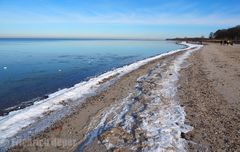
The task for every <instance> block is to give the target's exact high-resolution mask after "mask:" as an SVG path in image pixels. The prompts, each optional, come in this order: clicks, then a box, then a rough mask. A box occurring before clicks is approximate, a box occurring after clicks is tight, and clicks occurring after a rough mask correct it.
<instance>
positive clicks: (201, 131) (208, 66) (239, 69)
mask: <svg viewBox="0 0 240 152" xmlns="http://www.w3.org/2000/svg"><path fill="white" fill-rule="evenodd" d="M188 61H189V63H190V65H189V67H188V68H185V69H183V70H182V71H181V77H180V81H179V87H178V94H179V97H180V101H181V103H182V105H183V106H184V107H185V112H186V114H187V115H186V121H187V123H189V124H190V125H191V126H192V127H193V130H192V131H191V132H189V133H187V134H186V135H183V136H184V138H185V139H187V140H188V144H189V151H197V150H198V151H239V150H240V46H239V45H235V46H221V45H218V44H208V45H206V46H205V47H204V48H203V49H202V50H200V51H198V52H196V53H194V54H193V55H192V56H191V57H190V58H189V59H188Z"/></svg>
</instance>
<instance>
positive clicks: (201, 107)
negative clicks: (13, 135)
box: [10, 44, 240, 151]
mask: <svg viewBox="0 0 240 152" xmlns="http://www.w3.org/2000/svg"><path fill="white" fill-rule="evenodd" d="M182 53H184V52H178V53H175V54H173V55H169V56H166V57H163V58H161V59H158V60H155V61H153V62H151V63H149V64H147V65H145V66H142V67H140V68H139V69H137V70H135V71H133V72H131V73H129V74H127V75H125V76H124V77H122V78H121V79H120V80H118V81H117V82H116V83H115V84H113V85H112V86H110V87H109V88H108V89H107V90H106V91H103V92H101V93H100V94H98V95H97V96H94V97H90V98H88V99H87V100H86V102H85V103H84V104H82V105H81V106H79V107H76V110H75V111H73V113H72V114H71V115H70V116H67V117H66V118H64V119H62V120H61V121H58V122H57V123H55V124H54V125H53V126H51V127H50V128H48V129H47V130H45V131H44V132H42V133H40V134H38V135H37V136H34V137H33V138H32V139H30V140H27V141H25V142H23V143H21V144H20V145H18V146H16V147H14V148H12V149H11V150H10V151H74V150H76V148H77V147H79V144H80V143H82V142H83V140H84V136H85V135H86V133H87V132H88V131H89V130H88V129H89V128H88V126H89V124H90V123H91V122H92V121H94V120H95V119H96V117H98V116H101V112H102V111H105V110H106V109H107V108H108V107H110V105H112V104H116V103H118V102H119V101H122V100H123V99H124V98H126V97H127V96H128V95H129V93H134V90H135V85H136V82H137V79H138V78H139V77H141V76H143V75H145V74H147V73H148V72H149V70H150V69H152V68H153V67H155V66H156V65H157V64H159V63H161V62H163V61H166V60H168V61H169V62H170V61H173V60H174V59H175V58H176V57H178V56H179V55H181V54H182ZM188 62H189V65H188V66H187V67H186V68H184V69H182V70H181V71H180V80H179V82H178V92H177V95H178V98H179V99H178V100H179V101H180V104H181V105H182V106H183V107H184V108H185V112H186V122H187V124H189V125H190V126H192V127H193V130H192V131H190V132H188V133H186V134H184V133H182V134H181V137H182V139H186V141H187V143H188V147H187V150H189V151H197V150H199V151H221V150H222V151H238V150H239V149H240V140H239V139H240V120H239V118H240V103H239V99H240V93H239V92H240V87H239V86H240V84H239V83H240V68H239V67H240V46H220V45H216V44H208V45H206V46H204V48H203V49H201V50H199V51H197V52H195V53H194V54H193V55H191V56H190V57H189V58H188ZM169 75H170V74H169ZM146 85H147V87H146V88H147V89H146V90H147V91H149V90H150V89H151V87H153V88H154V86H152V82H151V83H149V84H146ZM106 136H107V137H108V139H110V140H111V141H112V142H114V141H116V140H118V139H119V137H121V138H122V137H124V138H122V140H123V142H128V141H129V140H130V139H131V138H132V137H128V136H127V135H126V134H125V133H124V132H123V131H122V130H121V129H120V128H118V127H116V128H113V129H112V130H111V131H110V132H106V133H105V134H102V135H101V136H98V137H97V138H94V140H93V141H92V142H91V143H90V144H89V145H88V146H87V147H85V149H84V151H107V149H106V146H105V145H104V144H103V142H99V141H103V140H105V137H106ZM112 136H113V137H112ZM140 136H141V135H140ZM134 138H136V137H134ZM139 139H141V140H143V141H144V140H145V139H144V138H141V137H139ZM111 150H112V151H118V150H120V149H111ZM121 150H122V151H129V149H121ZM169 150H173V149H169ZM173 151H174V150H173ZM175 151H176V150H175Z"/></svg>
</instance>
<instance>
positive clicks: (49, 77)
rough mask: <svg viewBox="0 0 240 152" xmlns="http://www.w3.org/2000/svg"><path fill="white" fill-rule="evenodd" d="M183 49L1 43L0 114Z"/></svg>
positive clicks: (140, 44) (143, 44) (146, 44)
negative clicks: (125, 66)
mask: <svg viewBox="0 0 240 152" xmlns="http://www.w3.org/2000/svg"><path fill="white" fill-rule="evenodd" d="M183 47H184V46H181V45H177V44H175V43H173V42H166V41H136V40H135V41H133V40H50V39H46V40H44V39H41V40H36V39H23V40H20V39H0V111H1V110H3V109H6V108H8V107H12V106H16V105H19V104H21V103H23V102H25V101H30V100H33V99H36V98H38V97H44V96H46V95H47V94H49V93H53V92H55V91H57V90H59V89H62V88H67V87H71V86H73V85H74V84H76V83H79V82H81V81H84V80H87V79H89V78H90V77H93V76H97V75H100V74H102V73H104V72H106V71H109V70H112V69H114V68H117V67H121V66H123V65H126V64H130V63H133V62H135V61H137V60H141V59H144V58H147V57H150V56H154V55H157V54H161V53H164V52H168V51H170V50H175V49H179V48H183Z"/></svg>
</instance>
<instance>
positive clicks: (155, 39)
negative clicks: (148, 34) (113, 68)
mask: <svg viewBox="0 0 240 152" xmlns="http://www.w3.org/2000/svg"><path fill="white" fill-rule="evenodd" d="M3 39H9V40H10V39H15V40H30V39H32V40H34V39H35V40H142V41H162V40H166V38H111V37H102V38H101V37H100V38H99V37H98V38H97V37H95V38H94V37H0V40H3Z"/></svg>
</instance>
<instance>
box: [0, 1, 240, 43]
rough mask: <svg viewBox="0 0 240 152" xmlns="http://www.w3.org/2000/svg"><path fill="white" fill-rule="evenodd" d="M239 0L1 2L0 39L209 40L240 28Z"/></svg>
mask: <svg viewBox="0 0 240 152" xmlns="http://www.w3.org/2000/svg"><path fill="white" fill-rule="evenodd" d="M239 6H240V0H199V1H197V0H119V1H117V0H0V37H90V38H94V37H96V38H101V37H103V38H106V37H109V38H111V37H112V38H168V37H184V36H188V37H191V36H202V35H203V36H208V35H209V33H210V32H211V31H215V30H217V29H219V28H228V27H231V26H235V25H238V24H240V7H239Z"/></svg>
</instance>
